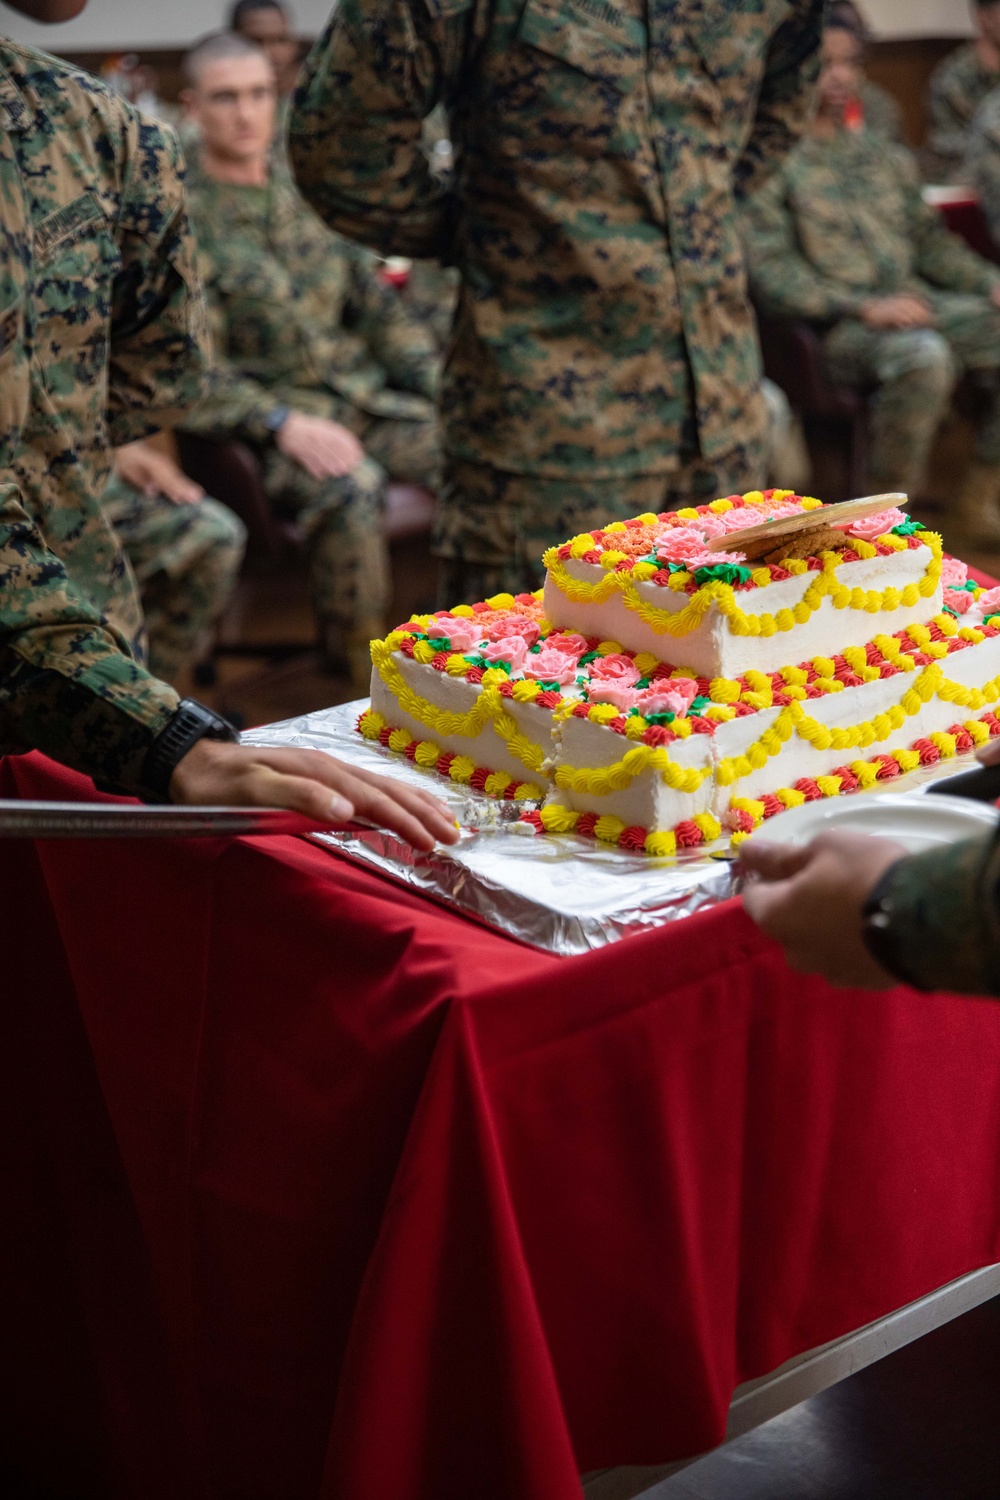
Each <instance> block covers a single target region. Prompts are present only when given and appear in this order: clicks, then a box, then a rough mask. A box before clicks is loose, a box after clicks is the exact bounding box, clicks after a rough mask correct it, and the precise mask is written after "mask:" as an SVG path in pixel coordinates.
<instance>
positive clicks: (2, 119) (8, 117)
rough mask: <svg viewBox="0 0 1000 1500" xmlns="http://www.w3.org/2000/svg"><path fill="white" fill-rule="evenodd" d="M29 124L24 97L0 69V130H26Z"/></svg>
mask: <svg viewBox="0 0 1000 1500" xmlns="http://www.w3.org/2000/svg"><path fill="white" fill-rule="evenodd" d="M30 124H31V111H30V109H29V108H28V106H27V104H26V103H25V99H24V95H23V94H22V93H21V90H20V89H19V88H18V86H17V84H16V83H15V82H14V80H13V78H11V76H10V74H9V73H6V72H4V70H3V68H2V67H0V129H2V130H27V129H28V127H29V125H30Z"/></svg>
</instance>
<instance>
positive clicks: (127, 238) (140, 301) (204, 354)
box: [107, 106, 208, 447]
mask: <svg viewBox="0 0 1000 1500" xmlns="http://www.w3.org/2000/svg"><path fill="white" fill-rule="evenodd" d="M123 109H125V111H126V113H125V121H124V152H123V155H124V160H125V164H126V165H125V179H124V184H123V190H122V195H121V203H120V208H119V214H118V222H117V225H116V236H115V237H116V240H117V243H118V246H119V249H120V252H121V257H122V265H121V269H120V270H119V272H118V274H117V276H116V277H115V283H114V291H113V302H112V312H111V330H110V332H111V337H110V348H109V372H108V407H107V410H108V430H109V438H110V441H111V443H112V444H113V445H114V446H116V447H117V446H120V445H121V444H122V443H128V442H132V441H133V440H134V439H135V438H139V437H143V436H145V435H146V434H147V433H149V432H153V431H156V430H157V429H158V428H162V427H172V426H175V425H176V423H177V422H178V420H179V419H180V417H181V416H182V415H183V414H184V412H186V411H187V410H188V408H189V407H191V406H193V405H194V403H195V402H196V401H197V399H198V397H199V395H200V394H201V390H202V384H203V381H204V379H205V375H206V371H207V367H208V330H207V324H206V317H205V306H204V299H203V297H202V292H201V284H200V281H199V277H198V272H197V267H196V263H195V247H194V240H193V237H192V234H191V226H190V223H189V219H188V209H187V202H186V198H185V193H184V181H183V158H182V156H181V150H180V146H179V145H178V142H177V139H176V137H175V136H174V134H173V131H171V130H170V129H169V128H168V127H166V126H163V125H160V124H158V123H157V122H155V121H152V120H147V119H145V118H144V117H143V116H142V115H140V114H138V113H137V111H135V110H131V109H128V108H127V107H126V106H123Z"/></svg>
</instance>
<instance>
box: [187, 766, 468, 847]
mask: <svg viewBox="0 0 1000 1500" xmlns="http://www.w3.org/2000/svg"><path fill="white" fill-rule="evenodd" d="M170 798H171V801H173V802H178V803H188V804H194V805H200V806H208V807H285V808H289V809H290V810H291V811H292V812H300V813H304V814H305V815H306V817H310V818H315V819H316V820H317V821H318V822H320V823H330V824H334V823H348V822H350V821H351V819H352V818H354V817H361V818H365V819H367V820H368V821H369V822H371V823H377V824H378V825H379V827H381V828H388V829H391V831H392V832H393V833H398V834H399V836H400V838H403V839H405V840H406V842H407V843H408V844H412V846H413V848H414V849H420V850H423V851H427V850H429V849H433V847H434V845H435V843H440V844H454V843H455V842H456V841H457V839H458V836H459V834H458V829H457V828H456V827H455V823H454V820H453V819H452V817H451V814H450V813H449V812H448V810H447V808H446V807H445V806H444V804H443V803H441V802H439V801H438V799H437V798H436V797H432V796H431V794H430V793H429V792H424V791H420V790H419V789H417V788H414V787H409V786H404V785H402V784H401V783H398V782H395V781H393V780H391V779H390V778H389V777H388V776H376V775H375V774H374V773H373V772H371V771H362V770H359V769H358V768H357V767H356V766H346V765H344V763H343V762H342V761H339V760H334V758H333V756H332V755H326V754H324V752H323V751H322V750H291V749H287V750H282V749H263V748H258V747H255V746H253V745H230V744H225V743H220V742H219V741H216V740H208V739H202V740H199V741H198V742H197V744H195V745H193V746H192V747H191V749H190V750H189V751H188V753H187V754H186V755H185V756H184V758H183V759H182V760H180V761H178V763H177V766H176V768H175V770H174V773H173V776H172V777H171V779H170Z"/></svg>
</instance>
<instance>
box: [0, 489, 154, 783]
mask: <svg viewBox="0 0 1000 1500" xmlns="http://www.w3.org/2000/svg"><path fill="white" fill-rule="evenodd" d="M177 703H178V698H177V694H176V693H175V692H174V690H173V688H171V687H168V686H167V684H166V683H165V682H159V681H158V680H157V679H156V678H155V677H151V676H150V675H149V673H148V672H146V671H144V670H143V668H142V667H139V666H137V665H136V663H135V662H134V661H133V660H132V657H131V656H130V655H129V652H128V647H127V644H126V642H125V641H124V639H123V638H122V637H121V636H119V635H118V634H117V633H116V632H115V631H114V630H113V629H112V627H111V626H109V625H108V624H107V623H106V622H105V621H104V620H103V619H102V617H101V616H100V615H99V614H98V613H97V611H96V610H95V609H94V608H93V607H92V606H91V605H90V604H89V603H87V602H86V601H85V600H84V599H83V598H82V597H81V596H80V595H79V594H77V593H76V591H75V589H74V587H73V585H72V583H71V582H70V580H69V578H68V577H67V574H66V571H65V569H64V568H63V565H62V563H61V562H60V561H59V559H58V558H57V557H56V556H55V554H54V553H52V552H50V551H49V549H48V548H47V547H46V545H45V542H44V541H43V540H42V537H41V534H40V532H39V531H38V529H37V527H36V526H35V524H34V523H33V522H32V521H31V520H30V519H29V517H28V515H27V513H26V511H25V510H24V508H23V506H22V505H21V500H20V495H19V492H18V490H17V488H16V486H14V485H10V484H5V485H0V754H4V753H7V754H21V753H23V752H24V751H27V750H42V751H44V753H45V754H46V755H50V756H52V758H53V759H54V760H58V761H61V762H62V763H63V764H64V765H67V766H72V767H73V768H74V770H77V771H83V772H85V773H86V774H87V775H88V776H93V777H94V778H95V780H98V781H99V782H100V783H101V785H102V786H104V787H106V788H108V789H109V790H113V791H119V792H126V793H129V792H131V793H136V792H138V791H139V790H140V788H141V770H142V764H143V760H144V758H145V755H146V752H147V751H148V749H149V747H150V745H151V744H152V742H153V740H154V738H155V737H156V735H157V734H158V733H159V732H160V730H161V729H162V728H163V727H164V725H165V724H166V723H167V721H168V720H169V718H170V716H171V714H172V713H173V712H174V710H175V708H176V707H177Z"/></svg>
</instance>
